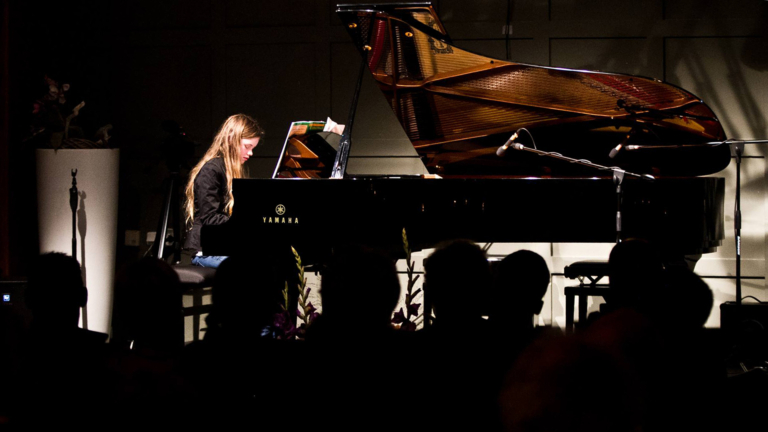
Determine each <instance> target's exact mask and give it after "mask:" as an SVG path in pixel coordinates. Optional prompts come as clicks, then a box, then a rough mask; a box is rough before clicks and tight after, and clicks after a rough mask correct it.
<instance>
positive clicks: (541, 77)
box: [337, 3, 730, 176]
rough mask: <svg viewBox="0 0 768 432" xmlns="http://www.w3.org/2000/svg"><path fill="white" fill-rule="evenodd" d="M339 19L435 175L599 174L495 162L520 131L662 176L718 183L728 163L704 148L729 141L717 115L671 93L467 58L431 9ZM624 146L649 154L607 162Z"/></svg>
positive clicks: (392, 8) (529, 161)
mask: <svg viewBox="0 0 768 432" xmlns="http://www.w3.org/2000/svg"><path fill="white" fill-rule="evenodd" d="M337 13H338V15H339V17H340V18H341V20H342V21H343V22H344V24H345V26H346V27H347V30H348V32H349V34H350V35H351V36H352V39H353V40H354V43H355V45H356V47H357V48H358V50H359V51H360V53H361V54H362V55H363V56H364V58H365V60H366V61H367V62H368V67H369V69H370V71H371V73H372V74H373V77H374V78H375V80H376V82H377V84H378V86H379V88H380V89H381V91H382V92H383V93H384V95H385V97H386V100H387V102H388V104H389V106H390V107H391V109H392V110H393V111H394V113H395V115H396V116H397V118H398V120H399V121H400V124H401V125H402V127H403V129H404V130H405V132H406V134H407V135H408V138H409V139H410V141H411V143H412V144H413V146H414V147H415V148H416V150H417V151H418V154H419V155H420V156H421V157H422V160H423V161H424V162H425V165H426V166H427V168H428V169H429V170H430V172H432V173H436V174H442V175H489V176H493V175H504V176H507V175H538V176H548V175H586V176H592V175H595V173H594V172H592V171H588V170H586V169H584V168H582V167H578V166H575V165H573V164H567V163H564V162H561V161H552V160H547V159H544V158H540V157H537V156H534V155H530V154H527V153H522V152H508V153H507V155H506V156H505V157H498V156H496V149H497V148H498V147H499V146H500V145H502V144H503V143H504V142H505V141H506V140H507V138H508V137H509V136H510V135H511V133H512V132H514V131H516V130H518V129H519V128H523V127H524V128H527V129H528V130H529V131H530V132H531V133H532V136H533V137H534V138H535V144H536V145H537V147H538V148H539V149H542V150H547V151H557V152H560V153H562V154H564V155H567V156H571V157H575V158H585V159H589V160H591V161H592V162H595V163H598V164H603V165H609V166H619V167H621V168H623V169H626V170H629V171H634V172H640V173H648V174H653V175H657V176H658V175H664V176H690V175H704V174H711V173H715V172H718V171H720V170H722V169H723V168H725V167H726V166H727V165H728V163H729V162H730V151H729V149H728V147H727V146H709V145H705V144H704V143H706V142H709V141H715V140H723V139H725V132H724V131H723V128H722V126H721V124H720V122H719V121H718V120H717V117H716V116H715V114H714V113H713V112H712V110H711V109H710V108H709V107H708V106H707V105H706V104H704V102H702V101H701V100H700V99H699V98H697V97H696V96H694V95H692V94H691V93H689V92H687V91H685V90H683V89H681V88H679V87H676V86H674V85H671V84H667V83H664V82H661V81H659V80H655V79H650V78H644V77H638V76H632V75H624V74H615V73H604V72H596V71H583V70H571V69H563V68H552V67H545V66H536V65H528V64H521V63H514V62H509V61H503V60H497V59H491V58H488V57H484V56H481V55H478V54H474V53H471V52H469V51H466V50H463V49H461V48H457V47H456V46H453V45H452V43H451V41H450V39H449V37H448V35H447V33H446V31H445V28H444V27H443V25H442V23H441V22H440V19H439V18H438V16H437V14H436V13H435V10H434V8H433V7H432V6H431V4H429V3H410V4H409V3H399V4H387V5H344V4H341V5H338V6H337ZM359 114H360V113H359V112H358V115H359ZM625 140H626V142H625V144H629V145H642V146H644V147H645V149H644V150H636V151H622V152H619V153H618V155H617V156H616V158H615V159H611V158H609V154H610V152H611V149H613V148H614V147H616V145H617V144H619V143H621V142H623V141H625ZM520 141H521V142H523V143H525V144H526V145H533V142H532V141H531V140H530V138H528V137H527V136H524V137H523V138H522V139H521V140H520ZM670 145H673V146H675V145H681V146H682V145H685V146H684V147H676V148H670ZM654 146H665V147H664V148H659V149H654V148H652V147H654ZM649 147H651V148H649ZM353 148H354V142H353Z"/></svg>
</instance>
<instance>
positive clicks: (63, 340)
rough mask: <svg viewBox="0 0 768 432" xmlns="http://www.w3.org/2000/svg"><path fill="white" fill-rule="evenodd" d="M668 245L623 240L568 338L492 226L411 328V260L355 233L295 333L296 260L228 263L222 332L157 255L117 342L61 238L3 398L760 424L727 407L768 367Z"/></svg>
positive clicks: (541, 268) (444, 265) (539, 274)
mask: <svg viewBox="0 0 768 432" xmlns="http://www.w3.org/2000/svg"><path fill="white" fill-rule="evenodd" d="M660 257H661V254H659V253H658V252H657V251H656V250H655V249H654V247H653V245H652V244H650V243H648V242H646V241H643V240H637V239H632V240H626V241H623V242H621V243H619V244H617V245H616V246H615V247H614V248H613V250H612V251H611V254H610V260H609V266H610V271H609V273H610V287H611V288H610V292H609V294H608V295H607V297H606V305H605V306H604V307H602V308H601V311H600V312H599V313H595V314H592V315H590V323H589V325H588V326H586V327H584V328H583V329H582V330H581V331H578V332H577V333H576V334H574V335H571V336H563V335H562V334H560V333H558V335H557V336H555V337H550V336H549V334H550V333H549V332H542V328H541V327H535V326H534V320H533V319H534V316H535V315H536V314H538V313H540V312H541V308H542V305H543V301H542V298H543V296H544V295H545V293H546V291H547V287H548V285H549V276H550V274H549V269H548V268H547V265H546V262H545V261H544V259H543V258H542V257H541V256H539V255H538V254H536V253H534V252H531V251H527V250H521V251H518V252H515V253H513V254H511V255H509V256H507V257H505V258H504V259H503V260H502V261H501V262H500V263H499V264H498V265H497V266H496V268H495V274H494V275H493V278H492V277H491V272H490V268H489V265H488V261H487V259H486V256H485V253H484V252H483V250H482V249H480V248H479V247H478V246H477V245H475V244H474V243H472V242H470V241H467V240H454V241H450V242H447V243H444V244H441V245H439V246H438V247H437V248H436V249H435V250H434V252H433V253H432V254H431V255H429V257H428V258H427V259H426V260H425V261H424V270H425V275H424V286H423V289H424V293H425V310H426V312H425V315H429V314H431V313H434V320H433V321H432V322H429V321H428V320H425V322H427V324H428V325H426V326H425V328H424V329H422V330H420V331H418V332H405V331H396V330H394V329H393V328H392V327H391V317H392V313H393V311H394V310H395V307H396V305H397V303H398V299H399V298H400V295H401V289H400V283H399V276H398V273H397V270H396V267H395V264H394V260H393V259H392V258H391V257H389V256H387V255H386V254H384V253H383V252H381V251H376V250H372V249H368V248H366V247H363V246H347V247H343V248H337V249H336V250H335V253H334V255H333V256H332V258H331V260H330V261H329V262H327V263H326V265H325V267H322V286H321V290H320V295H321V297H322V314H321V315H320V316H319V317H317V318H316V319H315V320H314V322H313V323H312V324H311V325H310V326H309V327H308V328H307V329H306V333H305V339H306V340H294V339H293V338H292V337H288V336H287V335H286V334H285V333H281V329H280V328H278V327H277V326H276V323H277V322H282V321H280V320H283V321H285V320H286V319H288V320H294V321H295V319H296V315H295V309H296V303H295V301H296V297H297V292H298V288H297V286H298V282H299V281H298V270H299V269H298V268H297V267H296V261H295V260H294V259H293V257H291V256H287V255H286V254H283V253H277V252H275V251H273V252H272V253H269V252H263V251H261V250H255V251H253V254H252V255H250V256H232V257H230V258H228V259H227V260H225V261H224V262H223V263H222V264H221V266H220V267H219V269H218V270H217V273H216V278H215V282H214V286H213V292H212V299H213V306H212V311H211V313H210V315H209V316H208V318H207V320H206V323H207V325H208V328H207V330H206V336H205V338H204V339H203V340H202V341H199V342H195V343H192V344H190V345H187V346H183V332H182V314H181V292H180V283H179V279H178V276H177V275H176V272H175V271H174V270H173V269H172V268H171V267H170V266H168V265H167V264H166V263H165V262H163V261H160V260H156V259H142V260H140V261H138V262H136V263H135V264H133V265H131V266H129V267H127V268H126V269H125V271H123V272H121V273H120V274H119V275H118V278H117V284H116V291H115V307H114V320H113V338H112V341H111V342H110V344H107V343H106V340H107V335H106V334H102V333H97V332H93V331H89V330H85V329H81V328H79V327H78V321H79V313H80V309H81V308H82V307H84V306H85V305H86V304H87V298H88V291H87V289H86V288H85V286H84V284H83V280H82V277H81V272H80V266H79V264H78V263H77V261H76V260H74V259H73V258H71V257H68V256H66V255H64V254H59V253H50V254H45V255H41V256H40V257H39V259H38V260H37V261H36V262H35V263H34V267H33V268H32V269H31V270H30V272H29V275H30V277H29V282H28V287H27V289H26V293H25V295H26V302H27V305H28V307H29V308H30V310H31V311H32V314H33V318H34V319H33V322H32V324H31V327H30V328H29V330H28V331H27V333H26V334H25V335H24V336H23V338H22V340H23V343H22V344H21V348H20V352H19V353H16V354H15V355H16V357H18V358H21V359H22V361H21V362H19V363H20V364H21V367H20V370H19V371H18V373H15V374H12V375H11V376H10V378H9V379H8V380H7V381H6V383H7V385H6V386H5V389H4V390H3V391H4V392H7V395H6V396H4V398H3V400H4V401H9V404H8V406H7V407H4V409H3V411H2V415H3V416H5V415H6V413H7V419H8V421H9V425H10V426H11V427H16V428H18V429H41V428H43V427H57V426H60V425H61V422H62V419H72V420H73V419H76V420H75V421H77V423H78V424H80V425H83V426H84V427H103V426H104V425H105V424H114V421H115V420H114V419H121V420H120V421H121V424H122V425H123V426H124V427H126V428H135V427H141V426H142V425H144V424H149V423H150V422H151V423H152V424H157V425H166V426H174V427H179V428H182V429H186V428H190V429H210V428H225V429H226V428H230V427H231V428H234V427H261V428H265V427H271V426H273V425H274V424H276V423H275V422H277V423H278V424H280V428H281V430H299V429H301V430H306V429H307V428H310V427H311V428H320V429H326V428H327V429H333V430H360V429H386V430H405V431H408V430H419V431H429V430H447V429H451V430H452V429H465V430H478V431H498V430H507V431H561V430H562V431H581V430H590V431H637V430H644V431H649V432H654V431H667V430H670V431H671V430H675V431H677V430H697V431H707V430H716V429H723V428H725V427H726V426H728V427H729V428H730V429H731V430H749V429H750V426H752V423H751V422H753V421H756V420H759V415H758V414H757V413H755V414H750V413H746V414H745V413H742V414H740V415H737V416H736V417H734V419H727V418H726V417H725V416H724V415H722V413H723V411H724V409H729V410H731V411H737V410H738V409H739V408H740V407H742V406H748V407H752V408H751V409H755V410H757V409H759V407H760V406H762V405H760V403H758V402H760V401H764V400H765V399H766V396H765V395H766V394H768V389H767V388H766V383H768V379H766V378H765V377H766V376H768V375H766V374H765V373H751V374H744V375H741V376H739V377H738V378H735V379H733V378H732V379H726V377H725V367H724V360H725V355H726V354H727V350H726V349H725V348H724V347H725V344H724V343H723V341H722V340H721V336H720V333H719V332H718V331H717V330H713V329H706V328H704V324H705V323H706V322H707V319H708V317H709V313H710V311H711V309H712V306H713V296H712V291H711V290H710V289H709V287H708V286H707V284H706V283H704V281H703V280H702V279H701V278H700V277H698V276H697V275H696V274H695V273H693V272H692V271H690V270H688V269H686V268H682V267H675V266H669V265H667V264H666V262H665V261H664V260H663V259H662V258H660ZM427 302H428V303H427ZM430 305H431V307H430ZM289 315H290V317H289ZM486 316H487V319H486V318H485V317H486ZM545 335H546V336H547V337H543V336H545ZM197 406H200V407H203V409H196V407H197ZM0 420H2V419H1V418H0ZM110 422H111V423H110Z"/></svg>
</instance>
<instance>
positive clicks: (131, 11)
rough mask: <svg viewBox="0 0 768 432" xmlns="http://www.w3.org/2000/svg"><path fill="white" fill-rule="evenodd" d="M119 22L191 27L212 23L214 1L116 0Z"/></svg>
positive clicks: (134, 25)
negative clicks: (212, 2) (122, 0)
mask: <svg viewBox="0 0 768 432" xmlns="http://www.w3.org/2000/svg"><path fill="white" fill-rule="evenodd" d="M113 7H114V9H115V16H116V17H119V19H118V20H117V21H118V22H119V25H120V26H123V27H128V28H135V29H191V28H208V27H210V26H211V16H212V14H211V1H210V0H197V1H194V2H190V1H188V0H162V1H157V0H132V1H125V2H115V4H114V6H113Z"/></svg>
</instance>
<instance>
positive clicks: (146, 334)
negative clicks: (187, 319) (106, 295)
mask: <svg viewBox="0 0 768 432" xmlns="http://www.w3.org/2000/svg"><path fill="white" fill-rule="evenodd" d="M112 322H113V324H112V331H113V338H114V339H116V340H121V341H134V346H135V347H138V346H141V347H151V348H154V349H171V348H175V347H178V346H180V345H183V338H182V331H183V327H182V321H181V286H180V282H179V276H178V275H177V274H176V272H175V271H174V270H173V268H171V266H170V265H168V263H166V262H165V261H162V260H159V259H156V258H149V257H148V258H143V259H141V260H140V261H139V262H137V263H135V264H133V265H131V266H129V267H127V268H126V269H125V270H124V271H122V272H121V273H120V275H118V277H117V283H116V284H115V307H114V315H113V319H112Z"/></svg>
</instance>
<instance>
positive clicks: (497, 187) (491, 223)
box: [201, 3, 730, 263]
mask: <svg viewBox="0 0 768 432" xmlns="http://www.w3.org/2000/svg"><path fill="white" fill-rule="evenodd" d="M337 13H338V15H339V17H340V18H341V20H342V21H343V23H344V25H345V26H346V28H347V30H348V32H349V34H350V36H351V38H352V40H353V41H354V44H355V46H356V48H357V50H358V51H359V53H360V54H361V56H362V64H361V68H360V70H361V74H370V75H368V77H366V78H368V79H370V76H371V75H372V77H373V79H374V80H375V83H376V86H377V87H378V88H379V89H380V90H381V93H382V94H383V96H384V100H385V101H386V103H387V105H388V107H389V108H390V109H391V111H392V113H393V114H394V116H395V117H396V118H397V120H398V121H399V123H400V125H401V126H402V128H403V130H404V132H405V134H406V135H407V137H408V140H409V141H410V145H412V149H411V151H413V152H414V156H415V157H414V158H410V159H407V160H408V163H406V164H401V165H400V166H398V165H396V164H395V165H393V166H391V167H389V166H388V167H387V169H386V170H384V171H385V172H382V169H378V170H377V169H368V170H367V171H366V169H365V168H360V167H357V168H355V169H352V167H351V165H350V167H347V161H348V156H349V150H350V147H351V146H352V145H353V143H354V141H355V137H356V134H355V133H354V132H353V131H355V130H357V129H355V128H358V127H360V126H359V122H357V123H353V120H355V116H356V115H357V116H358V117H360V116H363V115H365V112H364V111H363V110H356V109H355V107H356V106H357V97H358V95H357V94H356V95H355V101H353V104H352V105H353V108H352V110H351V114H350V118H349V119H348V122H347V127H346V128H345V130H344V133H343V134H342V135H341V136H339V135H336V134H333V133H323V132H316V131H312V128H311V127H309V128H306V129H305V130H302V131H292V133H290V134H289V136H288V137H287V138H286V142H285V145H284V148H283V151H282V154H281V157H280V160H279V162H278V164H277V166H276V167H275V171H274V175H273V178H271V179H238V180H235V181H234V182H233V194H234V197H235V206H234V209H233V214H232V217H231V219H230V221H229V222H228V223H227V224H225V225H221V226H210V227H204V229H203V231H202V237H201V240H202V246H203V252H204V253H205V254H207V255H232V254H240V253H249V252H253V251H254V250H262V251H263V250H275V251H278V250H285V248H287V247H288V246H293V247H295V248H296V249H297V250H298V251H299V253H301V255H302V258H303V259H304V261H305V262H308V263H311V262H318V261H322V260H323V259H324V258H325V257H327V256H328V254H329V253H330V251H331V250H332V248H334V247H336V246H338V245H341V244H344V243H351V242H356V243H366V244H369V245H372V246H377V247H383V248H387V249H390V250H393V251H399V250H401V248H402V243H401V241H402V231H403V229H405V230H406V231H407V233H408V237H409V241H410V244H411V247H412V249H414V250H418V249H422V248H428V247H433V246H434V245H435V244H437V243H438V242H440V241H443V240H447V239H451V238H467V239H471V240H474V241H477V242H613V241H616V240H617V211H618V212H620V215H621V225H620V226H621V230H620V231H619V236H620V238H630V237H640V238H646V239H649V240H651V241H653V242H655V243H657V244H658V245H660V246H661V249H662V250H664V251H665V252H666V254H667V255H668V257H667V258H668V259H670V260H672V259H678V258H681V257H682V256H684V255H700V254H703V253H708V252H712V251H714V250H715V249H716V248H717V247H718V246H719V245H720V244H721V242H722V240H723V238H724V232H723V200H724V180H723V179H722V178H714V177H701V176H703V175H707V174H713V173H716V172H718V171H720V170H722V169H724V168H725V167H726V166H727V165H728V164H729V162H730V151H729V148H728V147H727V146H713V145H709V144H707V143H709V142H712V141H719V140H723V139H725V133H724V131H723V128H722V126H721V124H720V122H719V121H718V119H717V117H716V115H715V114H714V113H713V111H712V110H711V109H710V108H709V107H708V106H707V105H706V104H705V103H704V102H703V101H701V100H700V99H699V98H697V97H696V96H694V95H692V94H691V93H689V92H687V91H685V90H683V89H681V88H678V87H676V86H673V85H670V84H667V83H664V82H661V81H659V80H655V79H650V78H644V77H638V76H631V75H622V74H615V73H604V72H596V71H583V70H569V69H562V68H552V67H543V66H535V65H527V64H520V63H514V62H510V61H503V60H498V59H491V58H488V57H484V56H481V55H477V54H474V53H471V52H468V51H465V50H463V49H460V48H458V47H456V46H454V45H453V44H452V42H451V40H450V38H449V37H448V35H447V33H446V31H445V29H444V27H443V25H442V23H441V22H440V19H439V18H438V16H437V14H436V13H435V10H434V9H433V7H432V6H431V5H430V4H429V3H410V4H405V3H404V4H388V5H339V6H338V7H337ZM363 78H364V76H363V75H361V76H360V80H361V81H362V80H363ZM359 88H360V84H358V92H359ZM356 111H359V112H356ZM515 132H518V134H517V138H516V141H517V142H518V143H520V146H519V147H524V148H535V149H537V150H539V151H545V152H548V153H550V154H553V153H554V154H556V155H567V156H570V157H572V158H575V159H578V160H580V161H584V160H588V161H590V163H592V164H593V165H595V164H596V165H601V166H604V167H608V168H610V170H607V171H606V170H603V171H600V170H596V169H595V168H593V167H585V166H583V165H582V164H578V163H568V162H565V161H563V160H561V159H558V158H555V157H553V158H548V157H542V156H539V155H536V154H533V153H529V152H526V151H522V152H521V151H514V150H511V149H510V150H508V151H506V152H504V151H500V150H499V148H500V146H502V145H503V144H505V143H506V142H508V139H509V138H510V136H511V135H512V134H513V133H515ZM358 133H359V132H358ZM414 161H415V162H416V164H415V165H414ZM379 168H381V167H379ZM617 172H618V173H620V174H621V175H622V176H623V174H624V173H630V174H631V173H638V174H641V175H643V176H644V177H645V179H646V180H642V179H640V178H634V177H632V176H626V177H625V178H624V181H623V182H621V194H617V181H616V174H615V173H617ZM612 173H613V175H612ZM651 177H652V178H653V179H654V180H648V179H649V178H651Z"/></svg>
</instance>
